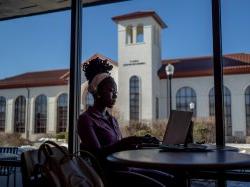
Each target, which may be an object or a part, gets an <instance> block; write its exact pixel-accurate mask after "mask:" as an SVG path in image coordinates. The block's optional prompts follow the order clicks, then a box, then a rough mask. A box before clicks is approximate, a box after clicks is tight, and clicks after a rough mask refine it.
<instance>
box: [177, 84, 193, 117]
mask: <svg viewBox="0 0 250 187" xmlns="http://www.w3.org/2000/svg"><path fill="white" fill-rule="evenodd" d="M190 103H193V104H194V109H191V108H190ZM176 110H183V111H191V110H193V116H194V117H195V116H196V94H195V91H194V89H193V88H190V87H182V88H180V89H179V90H178V91H177V93H176Z"/></svg>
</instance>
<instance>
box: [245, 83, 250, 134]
mask: <svg viewBox="0 0 250 187" xmlns="http://www.w3.org/2000/svg"><path fill="white" fill-rule="evenodd" d="M245 106H246V135H247V136H250V86H248V87H247V89H246V91H245Z"/></svg>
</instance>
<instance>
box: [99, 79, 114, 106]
mask: <svg viewBox="0 0 250 187" xmlns="http://www.w3.org/2000/svg"><path fill="white" fill-rule="evenodd" d="M97 95H99V97H97V98H98V102H99V104H101V105H102V106H105V107H108V108H112V107H113V106H114V105H115V102H116V98H117V86H116V83H115V81H114V79H113V78H107V79H105V80H103V82H101V83H100V84H99V86H98V94H97Z"/></svg>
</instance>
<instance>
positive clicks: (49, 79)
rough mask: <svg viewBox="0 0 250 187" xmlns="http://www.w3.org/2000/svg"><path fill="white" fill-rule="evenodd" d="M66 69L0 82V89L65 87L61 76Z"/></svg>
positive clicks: (15, 77)
mask: <svg viewBox="0 0 250 187" xmlns="http://www.w3.org/2000/svg"><path fill="white" fill-rule="evenodd" d="M67 72H68V69H62V70H51V71H40V72H28V73H24V74H21V75H17V76H13V77H9V78H6V79H2V80H0V89H8V88H27V87H41V86H55V85H67V84H68V81H67V80H66V79H64V78H62V76H63V75H64V74H65V73H67Z"/></svg>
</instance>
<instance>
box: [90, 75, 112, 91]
mask: <svg viewBox="0 0 250 187" xmlns="http://www.w3.org/2000/svg"><path fill="white" fill-rule="evenodd" d="M107 77H110V75H109V74H108V73H100V74H97V75H96V76H95V77H94V78H93V79H92V81H91V83H90V84H89V87H88V91H89V92H90V93H92V94H94V93H96V91H97V87H98V85H99V84H100V83H101V82H102V81H103V80H104V79H106V78H107Z"/></svg>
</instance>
